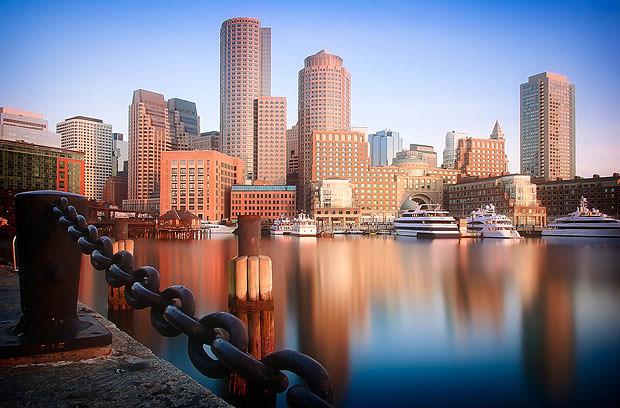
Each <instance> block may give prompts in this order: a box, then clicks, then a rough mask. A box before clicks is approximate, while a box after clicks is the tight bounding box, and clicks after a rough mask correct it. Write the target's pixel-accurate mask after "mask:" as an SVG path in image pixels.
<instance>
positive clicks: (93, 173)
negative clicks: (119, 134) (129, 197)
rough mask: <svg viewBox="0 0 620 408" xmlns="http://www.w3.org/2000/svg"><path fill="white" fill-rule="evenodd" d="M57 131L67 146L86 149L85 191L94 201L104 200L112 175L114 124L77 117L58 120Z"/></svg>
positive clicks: (72, 148)
mask: <svg viewBox="0 0 620 408" xmlns="http://www.w3.org/2000/svg"><path fill="white" fill-rule="evenodd" d="M56 132H57V133H58V134H59V135H60V144H61V147H62V148H63V149H70V150H77V151H80V152H84V179H85V180H84V181H85V184H84V193H85V195H86V197H88V198H90V199H92V200H101V199H102V198H103V187H104V186H105V181H106V180H107V179H108V177H110V176H111V175H112V153H113V150H114V149H113V146H114V142H113V139H112V125H109V124H107V123H103V121H102V120H101V119H95V118H89V117H87V116H74V117H72V118H68V119H65V120H64V121H63V122H60V123H58V124H57V125H56Z"/></svg>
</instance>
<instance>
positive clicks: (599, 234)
mask: <svg viewBox="0 0 620 408" xmlns="http://www.w3.org/2000/svg"><path fill="white" fill-rule="evenodd" d="M542 236H543V237H582V238H620V228H613V229H602V228H588V229H585V228H584V229H581V228H573V229H545V230H543V232H542Z"/></svg>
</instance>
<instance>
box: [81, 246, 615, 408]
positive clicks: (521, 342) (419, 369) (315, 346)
mask: <svg viewBox="0 0 620 408" xmlns="http://www.w3.org/2000/svg"><path fill="white" fill-rule="evenodd" d="M262 248H263V253H264V254H265V255H268V256H270V257H271V259H272V261H273V283H274V306H275V310H274V315H273V316H274V321H275V343H276V349H282V348H294V349H297V350H299V351H301V352H304V353H307V354H308V355H310V356H312V357H313V358H315V359H317V360H318V361H319V362H321V363H322V364H323V365H325V367H326V368H327V369H328V371H329V372H330V375H331V377H332V379H333V383H334V388H335V394H336V398H337V401H338V403H339V404H343V405H347V404H348V405H360V404H361V405H364V404H371V403H372V402H373V401H374V400H372V398H373V397H376V396H377V395H380V396H381V398H382V401H384V402H386V403H389V405H398V404H399V403H400V404H402V402H399V401H405V400H407V399H406V398H409V400H412V399H411V398H414V397H415V398H418V397H419V398H424V397H425V398H427V399H426V400H424V399H422V400H420V399H418V401H421V402H422V403H423V402H429V403H430V402H432V403H439V404H441V403H442V402H445V403H450V404H453V405H459V404H462V403H465V402H466V401H462V400H460V399H450V398H451V397H450V395H451V394H454V395H458V393H459V392H462V391H463V390H464V389H466V390H467V391H468V392H469V394H468V398H469V399H468V401H469V403H472V404H476V403H483V402H484V401H487V402H488V401H489V400H488V397H489V395H490V394H493V393H494V392H495V394H496V395H494V398H497V402H498V404H501V403H502V402H506V399H509V400H510V401H513V402H514V401H521V402H523V404H528V403H533V404H540V403H544V402H555V401H559V402H560V403H566V402H567V401H568V402H570V401H573V400H572V399H570V398H572V397H571V396H572V395H574V394H575V393H582V394H583V393H586V394H587V393H588V392H589V391H588V390H589V389H590V388H589V386H586V387H583V386H581V387H579V386H578V385H577V384H576V381H577V380H576V379H577V378H582V379H586V380H587V381H588V382H587V383H588V384H593V383H596V382H601V381H600V379H601V378H604V377H606V373H608V372H610V370H612V371H613V369H612V368H609V367H610V365H607V366H606V365H605V361H602V360H601V359H600V358H599V357H596V355H595V354H593V353H592V350H591V349H592V347H594V346H592V344H595V345H596V347H599V348H600V347H604V348H605V349H606V350H613V349H615V348H614V347H615V346H618V345H619V344H620V318H619V317H618V315H619V314H618V313H617V312H618V310H620V296H618V293H620V277H618V274H617V273H613V269H614V265H616V266H617V265H618V264H619V263H620V256H619V254H620V251H619V249H620V247H619V246H618V245H616V246H615V247H613V248H609V247H605V246H601V245H598V244H591V245H584V244H583V243H578V244H574V243H573V244H572V245H571V244H569V245H558V244H555V243H553V242H550V241H545V240H540V239H538V240H537V239H528V240H521V241H518V242H517V241H501V240H484V241H480V240H470V239H463V240H460V241H456V240H437V241H430V240H429V241H423V240H419V241H417V240H415V239H402V238H401V237H398V238H395V237H381V236H378V237H334V238H326V239H312V238H302V239H300V238H294V237H288V236H284V237H270V238H266V239H264V240H263V241H262ZM235 255H236V240H235V239H234V238H232V239H211V240H204V241H147V240H138V241H137V242H136V263H137V264H140V265H145V264H150V265H153V266H155V267H157V268H158V269H159V270H160V272H161V274H162V277H161V281H162V283H161V287H162V288H164V287H166V286H168V285H170V284H174V283H179V284H183V285H186V286H188V287H190V288H191V289H192V290H193V291H194V293H195V294H196V299H197V315H198V316H202V315H204V314H206V313H210V312H212V311H215V310H227V294H228V288H227V271H226V268H227V262H228V260H229V259H230V258H232V257H233V256H235ZM599 269H600V270H599ZM83 271H86V273H83V274H82V280H81V286H80V291H81V292H80V299H81V300H82V301H83V302H85V303H87V304H91V305H95V307H96V308H97V310H98V311H100V312H101V307H102V305H101V304H102V299H103V313H104V314H105V298H106V296H107V291H106V287H105V280H104V278H103V274H102V273H99V272H98V273H95V274H92V273H89V272H90V265H89V263H88V260H87V258H85V261H84V264H83ZM594 272H596V274H595V273H594ZM616 272H617V271H616ZM576 276H578V277H579V279H576ZM576 292H579V293H581V294H582V297H581V298H580V301H579V302H577V300H576V299H577V296H576ZM605 310H607V312H606V313H604V314H601V311H605ZM134 313H135V315H134V318H133V321H131V320H128V321H126V322H124V324H127V325H130V326H132V328H128V329H127V331H128V332H130V334H132V335H133V336H134V337H136V338H137V339H138V340H139V341H141V342H143V343H145V344H146V345H147V346H148V347H150V348H152V349H153V350H154V351H155V352H156V354H158V355H160V356H162V357H164V358H165V359H167V360H169V361H172V362H173V364H175V365H177V366H178V367H179V368H181V369H182V370H184V371H186V372H188V373H189V374H190V375H192V376H194V378H196V379H197V380H198V381H199V382H201V383H202V384H205V385H207V386H208V387H209V388H211V389H216V391H217V387H218V385H217V384H216V385H215V386H214V383H212V382H210V380H205V379H204V377H202V376H200V375H199V374H197V372H196V370H195V369H194V368H193V367H192V366H191V364H190V363H189V361H188V359H187V355H186V346H185V343H186V340H185V338H184V336H179V337H178V338H174V339H165V338H162V337H161V336H158V335H157V334H155V332H154V330H153V329H152V328H151V327H150V323H149V319H148V312H146V311H137V312H134ZM579 313H581V314H579ZM577 316H579V319H581V320H579V319H578V318H577ZM580 322H581V323H580ZM580 325H581V327H582V328H581V329H580ZM583 327H587V328H588V327H589V328H591V330H587V331H586V330H583ZM577 332H579V338H580V341H581V342H582V343H581V345H580V347H577V340H576V339H577V338H578V336H577V335H576V333H577ZM607 332H608V333H610V336H607V337H606V336H605V335H606V334H607ZM588 341H590V343H588ZM578 351H579V353H581V355H585V353H588V352H589V353H590V354H588V356H590V357H588V358H589V359H590V360H588V364H590V365H589V367H602V368H601V369H600V370H593V369H592V370H589V371H587V370H586V371H584V369H583V368H582V369H579V365H578V363H577V361H578V355H577V353H578ZM592 356H594V357H592ZM597 358H598V359H597ZM616 360H617V359H616ZM399 370H404V371H399ZM578 370H581V371H578ZM618 371H620V370H618V369H616V371H614V372H616V373H617V372H618ZM469 373H475V375H468V374H469ZM498 378H499V379H498ZM498 381H500V383H498ZM582 381H583V380H582ZM370 384H372V385H370ZM491 384H500V385H501V386H502V387H503V388H501V391H495V390H494V389H493V387H494V385H491ZM601 384H603V385H602V386H600V387H599V388H597V391H596V392H598V393H599V394H600V393H603V394H602V395H605V394H604V393H605V392H608V391H609V390H608V389H607V388H604V387H605V384H607V383H604V382H601ZM471 388H475V390H471ZM394 389H396V390H398V392H397V393H391V392H392V391H393V390H394ZM433 389H435V390H437V389H442V390H443V391H442V392H441V393H437V392H434V391H432V390H433ZM425 392H427V393H428V395H426V396H425V395H421V394H424V393H425ZM592 392H594V391H592ZM401 394H402V395H401ZM401 398H405V399H404V400H403V399H401ZM454 398H457V397H456V396H455V397H454ZM502 398H504V399H502ZM513 399H514V400H513ZM582 400H583V399H582ZM585 400H587V398H586V399H585ZM494 401H495V400H494ZM422 405H424V404H422Z"/></svg>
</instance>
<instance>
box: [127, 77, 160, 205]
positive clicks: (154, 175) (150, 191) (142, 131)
mask: <svg viewBox="0 0 620 408" xmlns="http://www.w3.org/2000/svg"><path fill="white" fill-rule="evenodd" d="M170 147H171V143H170V128H169V123H168V105H167V104H166V101H165V100H164V96H163V95H162V94H158V93H155V92H150V91H145V90H144V89H138V90H136V91H134V92H133V99H132V102H131V105H129V191H128V197H129V198H128V200H126V202H124V203H123V206H124V207H126V208H131V209H136V210H137V209H145V210H155V209H157V207H158V199H159V175H160V171H161V154H162V152H165V151H167V150H170Z"/></svg>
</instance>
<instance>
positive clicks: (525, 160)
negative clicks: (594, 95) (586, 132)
mask: <svg viewBox="0 0 620 408" xmlns="http://www.w3.org/2000/svg"><path fill="white" fill-rule="evenodd" d="M520 155H521V173H523V174H529V175H531V176H532V177H537V178H538V177H542V178H544V179H546V180H556V179H564V180H570V179H572V178H573V177H575V85H573V84H572V83H570V82H569V81H568V78H567V77H565V76H564V75H559V74H553V73H551V72H543V73H541V74H538V75H534V76H531V77H529V79H528V82H526V83H524V84H521V148H520Z"/></svg>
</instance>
